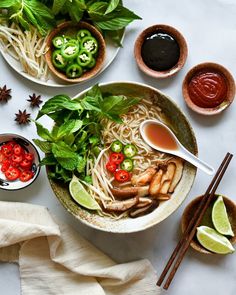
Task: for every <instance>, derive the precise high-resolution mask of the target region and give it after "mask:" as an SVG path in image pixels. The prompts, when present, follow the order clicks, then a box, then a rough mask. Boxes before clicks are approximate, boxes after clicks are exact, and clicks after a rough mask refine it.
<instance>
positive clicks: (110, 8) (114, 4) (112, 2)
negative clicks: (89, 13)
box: [105, 0, 120, 14]
mask: <svg viewBox="0 0 236 295" xmlns="http://www.w3.org/2000/svg"><path fill="white" fill-rule="evenodd" d="M119 3H120V0H110V3H109V5H108V7H107V10H106V11H105V14H108V13H110V12H112V11H113V10H115V9H116V7H117V6H118V5H119Z"/></svg>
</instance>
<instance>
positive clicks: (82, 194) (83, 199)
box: [69, 176, 101, 210]
mask: <svg viewBox="0 0 236 295" xmlns="http://www.w3.org/2000/svg"><path fill="white" fill-rule="evenodd" d="M69 191H70V194H71V197H72V198H73V199H74V200H75V201H76V202H77V203H78V204H79V205H81V206H83V207H85V208H87V209H89V210H99V209H101V208H100V206H99V205H98V203H97V202H96V201H95V200H94V199H93V198H92V197H91V195H90V194H89V193H88V192H87V191H86V190H85V188H84V187H83V185H82V184H81V182H80V181H79V179H78V178H77V177H76V176H73V178H72V180H71V182H70V184H69Z"/></svg>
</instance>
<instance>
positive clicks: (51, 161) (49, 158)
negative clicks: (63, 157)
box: [40, 155, 57, 166]
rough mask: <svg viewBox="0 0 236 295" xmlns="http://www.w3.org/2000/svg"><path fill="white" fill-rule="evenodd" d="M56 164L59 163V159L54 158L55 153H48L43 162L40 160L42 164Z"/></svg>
mask: <svg viewBox="0 0 236 295" xmlns="http://www.w3.org/2000/svg"><path fill="white" fill-rule="evenodd" d="M44 165H47V166H55V165H57V160H56V159H55V158H54V156H53V155H48V156H46V157H44V158H43V159H42V160H41V162H40V166H44Z"/></svg>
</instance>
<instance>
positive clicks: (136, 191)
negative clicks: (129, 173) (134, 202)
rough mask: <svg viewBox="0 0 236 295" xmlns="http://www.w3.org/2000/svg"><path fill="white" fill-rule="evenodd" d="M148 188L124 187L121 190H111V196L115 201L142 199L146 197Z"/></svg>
mask: <svg viewBox="0 0 236 295" xmlns="http://www.w3.org/2000/svg"><path fill="white" fill-rule="evenodd" d="M148 191H149V186H136V187H131V186H130V187H126V188H122V189H116V188H113V189H111V192H112V194H113V196H114V197H115V198H117V199H121V200H124V199H129V198H132V197H135V196H138V197H144V196H147V195H148Z"/></svg>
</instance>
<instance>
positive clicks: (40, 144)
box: [33, 139, 52, 154]
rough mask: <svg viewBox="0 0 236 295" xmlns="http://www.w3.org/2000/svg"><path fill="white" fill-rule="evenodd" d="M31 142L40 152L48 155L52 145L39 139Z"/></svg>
mask: <svg viewBox="0 0 236 295" xmlns="http://www.w3.org/2000/svg"><path fill="white" fill-rule="evenodd" d="M33 142H34V143H35V144H36V145H37V146H38V147H39V148H40V150H41V151H42V152H44V153H45V154H48V153H50V152H51V150H52V144H51V143H50V142H48V141H43V140H39V139H33Z"/></svg>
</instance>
